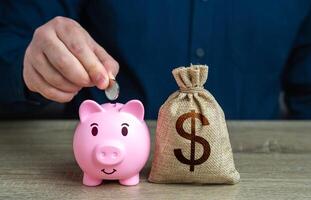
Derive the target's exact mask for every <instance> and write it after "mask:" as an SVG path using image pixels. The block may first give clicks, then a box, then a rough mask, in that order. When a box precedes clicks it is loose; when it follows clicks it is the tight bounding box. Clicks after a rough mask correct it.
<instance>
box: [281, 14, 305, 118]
mask: <svg viewBox="0 0 311 200" xmlns="http://www.w3.org/2000/svg"><path fill="white" fill-rule="evenodd" d="M283 88H284V94H285V104H286V106H287V109H288V115H289V116H288V117H289V118H291V119H311V11H310V12H309V14H308V16H306V17H305V19H304V21H303V23H302V25H301V27H300V30H299V32H298V36H297V39H296V42H295V44H294V47H293V50H292V53H291V56H290V58H289V61H288V64H287V67H286V68H285V71H284V76H283Z"/></svg>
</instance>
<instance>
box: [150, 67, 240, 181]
mask: <svg viewBox="0 0 311 200" xmlns="http://www.w3.org/2000/svg"><path fill="white" fill-rule="evenodd" d="M172 73H173V76H174V78H175V80H176V82H177V85H178V86H179V90H178V91H176V92H174V93H173V94H171V95H170V96H169V97H168V99H167V100H166V101H165V103H164V104H163V105H162V106H161V108H160V110H159V114H158V121H157V128H156V140H155V152H154V159H153V162H152V167H151V172H150V175H149V181H150V182H155V183H202V184H235V183H237V182H238V181H239V179H240V175H239V173H238V172H237V170H236V169H235V166H234V160H233V155H232V149H231V144H230V140H229V134H228V130H227V125H226V121H225V116H224V113H223V110H222V109H221V107H220V106H219V104H218V103H217V101H216V100H215V98H214V97H213V96H212V95H211V94H210V93H209V92H208V91H207V90H205V89H204V87H203V85H204V84H205V82H206V80H207V75H208V67H207V66H206V65H191V66H190V67H179V68H176V69H174V70H173V72H172Z"/></svg>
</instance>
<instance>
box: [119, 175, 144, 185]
mask: <svg viewBox="0 0 311 200" xmlns="http://www.w3.org/2000/svg"><path fill="white" fill-rule="evenodd" d="M119 182H120V184H122V185H127V186H131V185H137V184H138V183H139V174H136V175H135V176H132V177H130V178H127V179H123V180H119Z"/></svg>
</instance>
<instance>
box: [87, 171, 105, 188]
mask: <svg viewBox="0 0 311 200" xmlns="http://www.w3.org/2000/svg"><path fill="white" fill-rule="evenodd" d="M101 182H102V180H101V179H96V178H93V177H90V176H89V175H87V174H86V173H84V174H83V184H84V185H87V186H96V185H99V184H101Z"/></svg>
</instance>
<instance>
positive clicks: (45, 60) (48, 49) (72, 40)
mask: <svg viewBox="0 0 311 200" xmlns="http://www.w3.org/2000/svg"><path fill="white" fill-rule="evenodd" d="M118 71H119V64H118V63H117V62H116V61H115V60H114V59H113V58H112V57H111V56H110V55H109V54H108V53H107V52H106V51H105V49H103V48H102V47H101V46H100V45H98V44H97V43H96V42H95V41H94V40H93V38H92V37H91V36H90V35H89V34H88V33H87V32H86V30H84V29H83V28H82V27H81V26H80V25H79V24H78V23H77V22H76V21H74V20H72V19H69V18H65V17H55V18H54V19H52V20H51V21H49V22H47V23H46V24H44V25H42V26H40V27H39V28H38V29H36V31H35V32H34V35H33V38H32V41H31V42H30V44H29V46H28V48H27V50H26V52H25V57H24V68H23V77H24V81H25V83H26V86H27V87H28V88H29V90H31V91H33V92H38V93H40V94H41V95H43V96H44V97H46V98H47V99H50V100H53V101H57V102H68V101H70V100H71V99H72V98H73V97H74V96H75V95H76V94H77V93H78V92H79V90H80V89H81V88H82V87H92V86H97V87H98V88H100V89H105V88H107V87H108V85H109V79H111V78H114V77H115V76H116V75H117V73H118Z"/></svg>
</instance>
